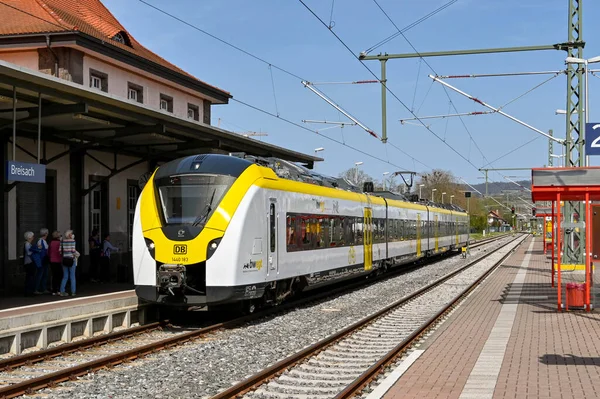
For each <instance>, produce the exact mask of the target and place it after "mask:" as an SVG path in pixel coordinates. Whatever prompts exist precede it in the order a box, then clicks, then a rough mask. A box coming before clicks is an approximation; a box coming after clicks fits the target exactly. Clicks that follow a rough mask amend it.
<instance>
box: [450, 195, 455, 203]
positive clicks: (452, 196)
mask: <svg viewBox="0 0 600 399" xmlns="http://www.w3.org/2000/svg"><path fill="white" fill-rule="evenodd" d="M452 198H454V195H451V196H450V205H452Z"/></svg>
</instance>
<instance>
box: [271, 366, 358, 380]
mask: <svg viewBox="0 0 600 399" xmlns="http://www.w3.org/2000/svg"><path fill="white" fill-rule="evenodd" d="M325 371H327V370H325V369H318V370H314V371H311V372H308V371H303V370H296V369H293V370H290V371H289V373H288V374H287V375H288V376H289V378H301V379H306V380H315V381H321V380H323V381H330V380H331V381H345V382H348V383H349V382H352V381H354V373H352V374H348V375H344V374H340V373H326V372H325ZM329 371H331V370H329ZM282 377H283V376H282Z"/></svg>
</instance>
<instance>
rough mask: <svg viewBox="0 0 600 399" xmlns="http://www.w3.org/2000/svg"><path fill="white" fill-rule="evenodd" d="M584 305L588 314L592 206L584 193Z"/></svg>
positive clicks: (588, 194) (588, 195)
mask: <svg viewBox="0 0 600 399" xmlns="http://www.w3.org/2000/svg"><path fill="white" fill-rule="evenodd" d="M585 221H586V226H585V304H586V310H587V311H588V312H589V311H590V310H592V309H591V306H590V305H591V302H590V291H591V287H590V283H591V279H590V272H591V268H592V264H591V260H592V259H591V256H590V254H591V252H592V204H590V193H589V192H586V193H585Z"/></svg>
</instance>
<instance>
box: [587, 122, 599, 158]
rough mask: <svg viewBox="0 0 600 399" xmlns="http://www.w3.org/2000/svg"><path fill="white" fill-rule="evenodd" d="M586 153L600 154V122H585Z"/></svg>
mask: <svg viewBox="0 0 600 399" xmlns="http://www.w3.org/2000/svg"><path fill="white" fill-rule="evenodd" d="M585 155H600V123H586V124H585Z"/></svg>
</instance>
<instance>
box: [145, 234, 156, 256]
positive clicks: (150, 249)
mask: <svg viewBox="0 0 600 399" xmlns="http://www.w3.org/2000/svg"><path fill="white" fill-rule="evenodd" d="M144 241H146V248H148V252H150V255H151V256H152V259H154V249H155V248H156V245H154V241H152V240H151V239H149V238H146V237H144Z"/></svg>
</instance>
